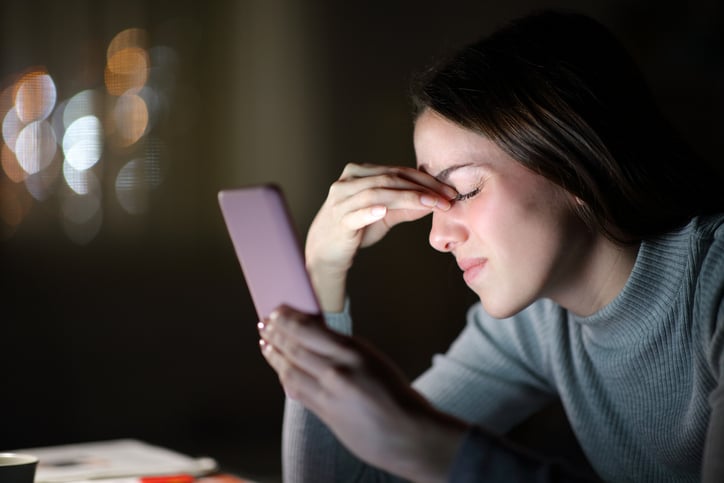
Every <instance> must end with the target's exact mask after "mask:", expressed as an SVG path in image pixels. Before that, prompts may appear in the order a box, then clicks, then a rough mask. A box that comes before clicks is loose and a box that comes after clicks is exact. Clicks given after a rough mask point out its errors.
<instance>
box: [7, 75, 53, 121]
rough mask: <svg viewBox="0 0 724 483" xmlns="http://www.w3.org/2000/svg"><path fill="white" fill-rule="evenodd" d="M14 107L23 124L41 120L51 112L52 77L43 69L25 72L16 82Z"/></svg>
mask: <svg viewBox="0 0 724 483" xmlns="http://www.w3.org/2000/svg"><path fill="white" fill-rule="evenodd" d="M17 86H18V88H17V92H16V94H15V109H16V110H17V115H18V118H19V119H20V120H21V121H22V122H23V123H25V124H28V123H31V122H33V121H42V120H44V119H47V118H48V116H50V113H51V112H53V108H54V107H55V101H56V96H57V93H56V89H55V83H54V82H53V79H52V78H51V77H50V76H49V75H48V74H47V73H46V72H45V71H33V72H29V73H28V74H25V75H24V76H23V77H22V78H21V79H20V81H18V84H17Z"/></svg>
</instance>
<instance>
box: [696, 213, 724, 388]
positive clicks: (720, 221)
mask: <svg viewBox="0 0 724 483" xmlns="http://www.w3.org/2000/svg"><path fill="white" fill-rule="evenodd" d="M695 223H696V227H695V234H696V236H695V238H694V239H693V240H692V258H693V261H694V265H695V270H696V272H695V273H694V274H693V276H694V277H695V279H696V283H695V286H694V294H693V297H692V303H693V307H692V314H693V317H694V321H695V323H696V324H697V325H698V327H699V330H700V331H701V332H700V334H701V336H702V343H703V346H704V351H705V352H706V353H707V354H708V362H709V364H710V366H711V367H712V369H713V371H714V373H715V374H717V373H719V372H721V371H724V215H716V216H709V217H703V218H700V219H697V220H696V222H695ZM721 376H722V375H721V374H719V377H721Z"/></svg>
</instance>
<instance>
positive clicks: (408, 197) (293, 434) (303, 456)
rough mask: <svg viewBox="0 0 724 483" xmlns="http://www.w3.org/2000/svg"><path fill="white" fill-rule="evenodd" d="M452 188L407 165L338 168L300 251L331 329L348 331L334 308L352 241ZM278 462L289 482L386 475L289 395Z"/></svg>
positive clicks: (438, 204) (442, 204)
mask: <svg viewBox="0 0 724 483" xmlns="http://www.w3.org/2000/svg"><path fill="white" fill-rule="evenodd" d="M456 194H457V193H456V192H455V190H454V189H452V188H450V187H449V186H446V185H444V184H442V183H440V182H438V181H437V180H435V179H434V178H432V177H431V176H428V175H426V174H425V173H422V172H420V171H418V170H416V169H412V168H400V167H383V166H372V165H355V164H350V165H348V166H346V167H345V170H344V172H343V173H342V175H341V176H340V178H339V180H337V182H335V183H334V184H333V185H332V187H331V188H330V190H329V195H328V198H327V200H326V201H325V203H324V205H323V206H322V208H321V209H320V211H319V213H318V214H317V216H316V217H315V219H314V222H313V223H312V226H311V227H310V230H309V233H308V236H307V243H306V253H305V255H306V260H307V270H308V272H309V274H310V277H311V279H312V283H313V285H314V287H315V291H316V293H317V296H318V298H319V301H320V304H321V306H322V308H323V310H325V312H327V315H326V321H327V324H328V325H329V326H330V327H331V328H332V329H333V330H336V331H338V332H341V333H346V334H349V333H350V332H351V320H350V318H349V313H348V311H344V312H340V311H341V310H342V307H343V304H344V297H345V285H346V278H347V272H348V270H349V268H350V267H351V266H352V261H353V258H354V256H355V254H356V252H357V251H358V250H359V248H361V247H365V246H369V245H372V244H373V243H376V242H377V241H379V240H380V239H381V238H382V237H384V235H385V234H386V233H387V231H388V230H389V229H390V228H391V227H393V226H394V225H396V224H398V223H401V222H405V221H412V220H415V219H418V218H420V217H422V216H425V215H427V214H429V213H430V212H431V211H432V210H433V209H445V208H446V204H447V205H448V206H449V203H448V202H447V200H448V199H450V198H453V197H454V196H455V195H456ZM283 463H284V465H283V466H284V481H288V482H293V481H335V480H338V479H339V478H345V479H346V480H348V481H359V480H365V481H386V480H387V479H390V478H391V477H390V476H389V475H385V474H383V473H382V472H379V471H378V470H376V469H374V468H371V467H368V466H367V465H366V464H364V463H362V462H360V461H359V460H358V459H357V458H355V457H353V456H351V455H350V454H349V452H348V451H346V449H345V448H344V447H343V446H342V445H340V444H339V442H338V441H337V439H336V438H335V437H334V435H333V434H332V433H331V432H330V431H329V429H327V427H326V426H325V425H324V424H323V423H322V422H321V421H320V420H319V419H318V418H317V417H316V416H314V415H313V414H312V413H311V412H309V411H308V410H307V409H305V408H304V407H303V406H302V405H301V404H299V403H298V402H296V401H294V400H292V399H287V401H286V405H285V414H284V433H283ZM342 475H344V476H342Z"/></svg>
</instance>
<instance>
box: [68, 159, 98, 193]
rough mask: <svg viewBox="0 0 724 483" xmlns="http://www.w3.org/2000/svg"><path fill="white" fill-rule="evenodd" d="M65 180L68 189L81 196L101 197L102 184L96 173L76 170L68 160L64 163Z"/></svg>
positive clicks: (87, 170)
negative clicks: (97, 195)
mask: <svg viewBox="0 0 724 483" xmlns="http://www.w3.org/2000/svg"><path fill="white" fill-rule="evenodd" d="M63 179H65V183H66V184H67V185H68V187H69V188H70V189H72V190H73V191H74V192H75V193H77V194H79V195H87V194H89V193H96V194H99V195H100V182H99V181H98V177H97V176H96V175H95V173H94V172H93V171H92V170H89V169H83V170H79V169H76V168H75V167H73V165H72V164H71V163H70V162H68V160H67V159H66V160H65V162H64V163H63Z"/></svg>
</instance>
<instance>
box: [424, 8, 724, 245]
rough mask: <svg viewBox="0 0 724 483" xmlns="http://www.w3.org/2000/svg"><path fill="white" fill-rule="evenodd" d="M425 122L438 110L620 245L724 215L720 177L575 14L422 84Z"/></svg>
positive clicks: (478, 53)
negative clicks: (564, 194)
mask: <svg viewBox="0 0 724 483" xmlns="http://www.w3.org/2000/svg"><path fill="white" fill-rule="evenodd" d="M412 97H413V102H414V105H415V110H416V113H415V115H416V116H418V115H419V114H420V113H421V112H422V111H423V110H425V109H432V110H434V111H436V112H438V113H439V114H441V115H443V116H445V117H446V118H448V119H450V120H451V121H454V122H456V123H458V124H459V125H461V126H462V127H465V128H467V129H471V130H474V131H477V132H479V133H481V134H483V135H484V136H486V137H488V138H489V139H491V140H492V141H493V142H495V143H496V144H497V145H498V146H499V147H500V148H502V149H503V150H504V151H505V152H506V153H508V154H509V155H510V156H511V157H513V158H514V159H515V160H517V161H518V162H520V163H521V164H523V165H524V166H526V167H528V168H529V169H531V170H533V171H534V172H537V173H539V174H541V175H543V176H545V177H546V178H548V179H549V180H551V181H553V182H554V183H556V184H558V185H560V186H561V187H563V188H564V189H565V190H566V191H568V192H570V193H572V194H573V195H575V196H577V197H578V198H579V199H580V200H582V201H583V202H584V203H583V204H582V205H581V206H579V208H578V210H579V213H580V215H581V217H582V218H583V219H584V220H585V221H586V223H588V225H589V226H590V227H591V228H592V229H594V230H597V231H601V232H603V233H605V234H606V235H607V236H609V237H610V238H611V239H613V240H616V241H618V242H620V243H627V242H636V241H639V240H642V239H646V238H652V237H655V236H658V235H661V234H663V233H666V232H668V231H671V230H673V229H676V228H677V227H680V226H682V225H684V224H686V223H687V222H688V221H689V220H690V219H691V218H692V217H694V216H696V215H700V214H706V213H716V212H721V211H724V195H723V193H724V189H722V186H723V185H722V181H721V179H720V178H718V175H717V173H716V171H715V170H713V169H712V168H711V167H710V166H709V165H707V164H706V163H705V162H704V161H703V160H701V159H700V158H699V157H698V156H696V155H695V154H694V153H693V152H692V151H691V150H690V149H689V147H688V146H687V145H686V144H685V143H684V142H682V140H681V139H680V138H679V137H678V136H677V134H676V133H675V132H674V130H673V128H672V127H671V126H670V125H669V124H668V123H667V122H666V120H665V119H664V118H663V116H662V115H661V114H660V112H659V110H658V109H657V107H656V105H655V103H654V100H653V98H652V95H651V94H650V92H649V90H648V88H647V86H646V83H645V82H644V79H643V76H642V75H641V74H640V72H639V71H638V69H637V67H636V65H635V64H634V62H633V60H632V59H631V58H630V57H629V55H628V54H627V53H626V51H625V50H624V49H623V47H622V46H621V45H620V44H619V43H618V42H617V41H616V39H615V38H614V37H613V36H612V34H611V33H610V32H609V31H608V30H607V29H606V28H605V27H603V26H602V25H601V24H599V23H598V22H596V21H594V20H592V19H590V18H588V17H586V16H583V15H580V14H575V13H568V12H557V11H544V12H539V13H536V14H533V15H530V16H528V17H524V18H522V19H520V20H518V21H515V22H513V23H511V24H509V25H507V26H506V27H504V28H503V29H501V30H499V31H497V32H496V33H494V34H493V35H491V36H489V37H487V38H484V39H483V40H481V41H479V42H477V43H474V44H471V45H469V46H467V47H465V48H464V49H462V50H461V51H459V52H458V53H456V54H455V55H454V56H453V57H451V58H449V59H447V60H446V61H444V62H442V63H439V64H437V65H436V66H434V67H432V68H431V69H429V70H427V71H425V72H423V73H422V74H421V75H420V76H419V77H418V78H417V80H416V82H415V83H413V92H412Z"/></svg>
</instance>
